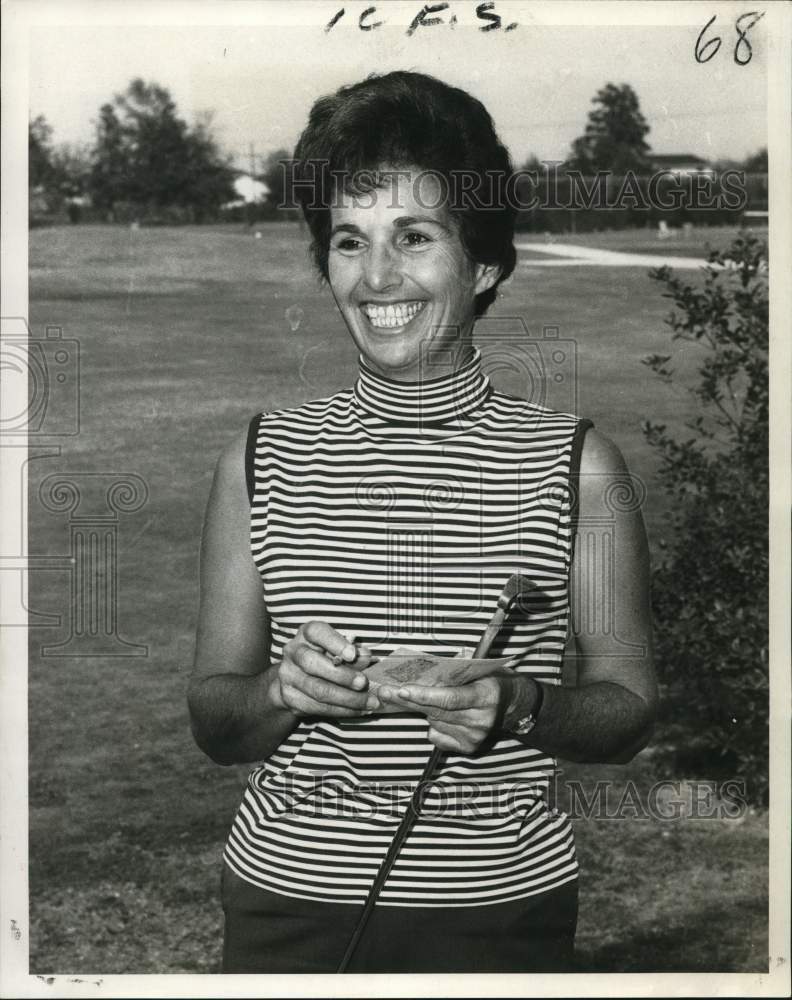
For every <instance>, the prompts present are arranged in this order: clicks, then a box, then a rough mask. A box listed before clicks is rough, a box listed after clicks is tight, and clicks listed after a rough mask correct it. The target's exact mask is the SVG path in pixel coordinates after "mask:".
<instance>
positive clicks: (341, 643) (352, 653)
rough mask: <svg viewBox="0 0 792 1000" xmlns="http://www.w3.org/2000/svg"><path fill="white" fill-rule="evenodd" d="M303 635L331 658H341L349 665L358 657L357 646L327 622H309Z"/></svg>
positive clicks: (303, 629)
mask: <svg viewBox="0 0 792 1000" xmlns="http://www.w3.org/2000/svg"><path fill="white" fill-rule="evenodd" d="M302 634H303V636H304V637H305V638H306V639H307V640H308V642H310V643H312V644H313V645H314V646H318V647H319V648H320V649H323V650H326V651H327V652H328V653H329V654H330V656H340V657H341V658H342V659H344V660H346V661H347V662H349V663H351V662H352V661H353V660H354V659H355V657H356V656H357V649H356V648H355V644H354V643H353V642H350V641H349V639H347V637H346V636H345V635H341V633H340V632H338V631H337V630H336V629H334V628H333V626H332V625H328V624H327V622H319V621H311V622H307V623H306V624H305V625H303V627H302Z"/></svg>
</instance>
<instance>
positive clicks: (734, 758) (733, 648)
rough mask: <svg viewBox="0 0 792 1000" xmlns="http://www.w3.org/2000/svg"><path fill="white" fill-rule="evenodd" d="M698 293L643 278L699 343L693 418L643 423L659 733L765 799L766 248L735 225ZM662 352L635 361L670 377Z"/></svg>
mask: <svg viewBox="0 0 792 1000" xmlns="http://www.w3.org/2000/svg"><path fill="white" fill-rule="evenodd" d="M708 260H709V263H708V266H707V268H706V276H705V278H704V283H703V287H700V288H696V287H693V286H691V285H689V284H686V283H685V282H683V281H682V280H681V279H680V278H679V277H677V276H676V275H675V274H674V273H673V271H672V270H671V269H670V268H668V267H662V268H659V269H656V270H654V271H651V272H650V277H651V278H653V279H654V280H656V281H658V282H660V283H661V284H662V285H664V286H665V291H664V292H663V295H664V296H665V297H667V298H670V299H672V300H673V302H674V304H675V306H676V309H675V310H674V311H673V312H672V313H671V314H670V316H669V317H668V319H667V322H668V324H669V325H670V327H671V329H672V330H673V331H674V332H673V340H681V341H685V342H687V343H695V344H698V345H700V346H701V347H702V348H704V351H705V354H704V360H703V362H702V364H701V366H700V367H699V369H698V383H697V384H696V385H695V387H694V388H693V389H692V391H693V393H694V395H695V397H696V399H697V402H698V404H699V414H698V416H697V417H696V418H695V419H694V420H692V421H690V422H689V423H688V424H687V426H688V428H689V429H690V430H691V431H693V432H694V435H695V436H693V437H690V438H688V439H686V440H683V441H679V440H676V439H675V438H673V437H672V436H671V435H669V434H668V433H667V431H666V427H665V426H664V425H660V424H653V423H650V422H646V423H644V425H643V431H644V434H645V436H646V439H647V440H648V441H649V443H650V444H651V445H652V446H653V447H655V448H656V449H657V450H658V451H659V453H660V456H661V465H660V478H661V482H662V484H663V487H664V489H665V490H666V491H667V493H668V494H669V495H670V497H671V499H672V505H671V515H670V525H669V526H670V529H671V531H670V541H667V542H663V543H661V547H662V549H663V558H662V561H661V563H660V565H659V566H658V567H657V569H656V571H655V575H654V588H653V589H654V594H653V602H654V612H655V626H656V637H657V649H658V662H659V664H660V669H661V680H662V681H664V683H665V685H666V698H665V708H664V716H665V721H666V723H667V730H666V733H667V735H668V736H669V737H670V738H672V739H674V740H675V741H676V743H677V747H678V749H677V764H678V765H679V767H680V768H683V769H685V768H690V767H691V766H697V765H698V766H703V767H707V768H709V769H710V771H711V772H712V773H711V776H712V777H718V776H721V775H723V776H726V775H729V776H734V777H737V778H741V779H744V780H745V782H746V793H747V797H748V798H749V799H750V800H752V801H753V802H756V803H764V802H766V801H767V795H768V782H767V757H768V634H767V628H768V618H767V615H768V596H769V588H768V503H769V491H768V356H767V355H768V288H767V247H766V245H765V244H764V243H763V242H762V241H760V240H759V239H758V238H757V237H756V236H754V235H753V234H752V233H750V232H748V231H747V230H742V231H741V232H740V233H739V234H738V235H737V236H736V237H735V239H734V241H733V243H732V245H731V247H729V248H728V249H727V250H724V251H721V252H717V251H712V252H710V254H709V258H708ZM671 360H672V357H671V355H653V356H652V357H649V358H646V359H645V362H644V363H645V364H647V365H648V366H649V368H651V369H652V370H653V371H654V372H655V373H656V374H657V375H659V376H660V377H661V378H663V379H664V380H665V381H667V382H669V383H673V382H675V381H676V379H675V377H674V372H673V370H672V368H671V367H670V364H671Z"/></svg>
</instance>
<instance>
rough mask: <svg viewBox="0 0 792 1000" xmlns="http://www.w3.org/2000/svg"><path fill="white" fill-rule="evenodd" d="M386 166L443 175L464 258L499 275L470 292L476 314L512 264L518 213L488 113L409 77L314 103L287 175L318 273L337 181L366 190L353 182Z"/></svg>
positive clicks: (389, 78) (392, 76)
mask: <svg viewBox="0 0 792 1000" xmlns="http://www.w3.org/2000/svg"><path fill="white" fill-rule="evenodd" d="M385 165H387V166H390V167H393V168H404V167H410V166H414V167H418V168H420V169H422V170H428V171H432V172H434V173H436V174H438V175H441V177H442V178H444V179H445V182H446V184H447V187H446V188H445V190H447V191H448V193H449V201H448V207H449V209H450V211H451V213H452V214H453V215H454V216H455V217H456V219H457V221H458V224H459V232H460V238H461V240H462V245H463V246H464V248H465V251H466V252H467V254H468V256H469V257H470V258H471V259H472V260H473V261H475V262H476V263H479V264H497V265H498V266H499V267H500V269H501V272H500V276H499V278H498V280H497V281H496V282H495V284H494V285H493V286H492V287H491V288H490V289H488V290H487V291H485V292H482V293H481V294H480V295H478V296H476V315H477V316H481V315H482V314H483V313H484V312H485V311H486V309H487V308H488V307H489V306H490V305H491V303H492V302H493V301H494V299H495V295H496V289H497V286H498V285H499V284H500V282H501V281H504V280H505V279H506V278H508V277H509V275H510V274H511V273H512V271H513V270H514V264H515V258H516V254H515V250H514V221H515V216H516V212H515V210H514V208H513V207H512V206H511V205H510V204H509V199H508V197H507V192H508V186H509V178H510V177H511V176H512V174H513V167H512V163H511V160H510V158H509V154H508V152H507V150H506V148H505V147H504V146H503V144H502V143H501V142H500V140H499V138H498V136H497V134H496V132H495V127H494V125H493V123H492V119H491V117H490V115H489V113H488V112H487V109H486V108H485V107H484V105H483V104H482V103H481V102H480V101H478V100H476V98H475V97H471V95H470V94H468V93H467V92H466V91H464V90H460V89H459V88H458V87H451V86H449V85H448V84H446V83H443V82H442V81H441V80H438V79H436V78H435V77H433V76H427V75H425V74H423V73H411V72H406V71H396V72H393V73H387V74H385V75H376V74H374V75H372V76H369V77H367V78H366V79H365V80H362V81H360V82H359V83H355V84H351V85H349V86H346V87H341V88H340V90H338V91H336V93H334V94H329V95H327V96H325V97H321V98H319V100H318V101H316V103H315V104H314V106H313V107H312V108H311V112H310V116H309V118H308V124H307V126H306V127H305V130H304V131H303V133H302V135H301V136H300V139H299V142H298V143H297V147H296V149H295V152H294V162H293V163H292V170H291V179H292V190H293V193H294V196H295V198H296V199H297V201H298V203H299V204H300V207H301V208H302V211H303V214H304V216H305V219H306V222H307V223H308V226H309V228H310V231H311V236H312V246H311V250H312V254H313V258H314V262H315V264H316V266H317V268H318V269H319V271H320V273H321V274H322V275H323V277H325V278H327V275H328V264H327V260H328V254H329V247H330V229H331V222H330V206H331V199H332V197H333V193H334V190H335V188H336V185H337V184H338V181H339V178H342V179H343V180H342V183H343V186H344V188H345V190H350V191H353V192H354V191H355V190H361V189H365V187H366V183H365V181H363V182H362V183H361V182H360V180H359V178H360V176H361V175H363V176H365V175H366V174H367V175H368V177H369V178H370V180H369V182H368V187H369V188H370V187H371V186H373V185H375V184H378V183H379V182H378V180H377V178H376V173H377V171H378V169H379V168H381V167H382V166H385ZM356 178H357V180H355V179H356ZM465 178H467V180H465ZM460 181H461V183H460Z"/></svg>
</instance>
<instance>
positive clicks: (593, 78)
mask: <svg viewBox="0 0 792 1000" xmlns="http://www.w3.org/2000/svg"><path fill="white" fill-rule="evenodd" d="M342 3H343V5H344V9H345V14H344V16H343V17H342V18H341V20H340V21H339V22H338V23H337V24H336V25H335V27H334V28H332V30H331V31H329V32H325V30H324V26H325V25H326V23H327V22H328V21H329V20H330V18H331V17H332V16H333V14H334V13H335V12H336V11H338V10H339V9H340V8H341V6H342ZM87 6H88V5H86V7H87ZM124 6H125V5H120V9H121V10H123V8H124ZM232 6H233V11H232V13H233V14H234V16H233V17H231V16H228V17H227V18H226V20H227V23H222V22H223V20H224V17H223V9H220V11H219V13H217V14H216V15H215V18H216V22H215V23H213V24H208V25H207V24H201V23H199V22H200V21H201V20H202V19H203V20H205V19H206V18H205V14H206V11H205V10H204V9H203V8H202V5H201V4H200V3H199V2H197V0H195V2H194V3H193V4H187V5H186V6H185V5H184V4H174V5H172V7H170V8H168V9H167V10H166V14H167V17H166V20H169V21H171V22H173V21H174V20H175V21H176V23H169V24H153V23H149V24H140V23H138V24H124V25H121V24H107V23H101V19H96V20H95V21H94V23H82V24H77V23H70V24H60V25H57V26H51V27H49V26H43V27H35V28H34V29H32V32H31V47H30V81H29V105H30V108H29V110H30V115H31V117H35V116H36V115H38V114H43V115H44V116H45V117H46V118H47V120H48V121H49V123H50V124H51V126H52V127H53V130H54V134H53V141H54V142H56V143H60V142H70V143H90V142H91V141H92V138H93V134H94V126H93V123H94V121H95V119H96V117H97V112H98V109H99V107H100V106H101V105H102V104H103V103H105V102H106V101H108V100H111V99H112V97H113V95H114V94H116V93H118V92H121V91H123V90H124V89H125V88H126V86H127V84H128V83H129V81H130V80H131V79H132V78H133V77H135V76H140V77H143V78H144V79H145V80H147V81H156V82H157V83H159V84H160V85H162V86H165V87H167V88H168V89H169V90H170V91H171V94H172V96H173V97H174V99H175V101H176V104H177V106H178V109H179V111H180V113H181V114H182V115H183V116H184V117H185V118H187V120H188V121H194V117H195V115H196V114H197V113H199V112H202V111H206V110H211V111H212V112H214V123H213V130H214V133H215V136H216V138H217V139H218V140H219V142H220V144H221V146H222V147H223V148H224V150H225V151H227V152H229V153H231V154H233V155H234V158H235V161H236V162H237V165H239V166H240V167H245V166H247V165H248V163H249V162H250V159H249V153H250V146H251V144H253V147H254V152H255V155H256V156H257V157H262V156H263V155H265V154H266V153H268V152H271V151H273V150H275V149H277V148H279V147H285V148H287V149H291V148H292V147H293V145H294V143H295V141H296V139H297V137H298V135H299V133H300V131H301V129H302V127H303V126H304V124H305V122H306V118H307V114H308V111H309V109H310V107H311V104H312V103H313V101H314V100H315V99H316V98H317V97H318V96H319V95H321V94H324V93H327V92H331V91H333V90H335V89H336V88H337V87H339V86H340V85H342V84H345V83H352V82H354V81H356V80H359V79H361V78H362V77H364V76H366V75H367V74H369V73H371V72H375V71H376V72H385V71H388V70H391V69H414V70H418V71H422V72H428V73H432V74H433V75H435V76H438V77H440V78H441V79H443V80H446V81H448V82H449V83H452V84H455V85H457V86H462V87H464V88H465V89H466V90H468V91H470V92H471V93H472V94H474V95H475V96H476V97H478V98H479V99H480V100H482V101H483V102H484V104H485V105H486V107H487V108H488V110H489V111H490V113H491V115H492V116H493V118H494V120H495V123H496V127H497V129H498V131H499V133H500V135H501V138H502V139H503V141H504V142H505V143H506V145H507V146H508V147H509V149H510V151H511V153H512V157H513V158H514V160H515V162H516V163H517V164H520V163H522V162H524V160H525V159H526V157H527V156H528V155H529V154H531V153H533V154H536V155H537V156H538V157H539V158H540V159H559V160H560V159H562V158H564V156H565V155H566V154H567V153H568V151H569V146H570V143H571V142H572V140H573V139H574V138H575V137H576V136H578V135H580V134H581V133H582V132H583V130H584V128H585V124H586V119H587V115H588V111H589V110H590V109H591V106H592V105H591V99H592V97H593V96H594V95H595V93H596V92H597V90H599V89H600V88H601V87H602V86H604V84H605V83H607V82H614V83H617V84H620V83H629V84H630V85H631V86H632V87H633V88H634V89H635V91H636V92H637V94H638V97H639V99H640V104H641V109H642V111H643V113H644V115H645V117H646V118H647V120H648V122H649V124H650V126H651V131H650V133H649V135H648V137H647V140H648V142H649V144H650V146H651V148H652V150H653V151H654V152H656V153H693V154H696V155H699V156H702V157H704V158H706V159H725V158H731V159H742V158H744V157H746V156H747V155H749V154H751V153H753V152H755V151H756V150H757V149H759V147H761V146H763V145H766V144H767V122H766V61H765V58H764V56H765V55H766V52H765V48H766V45H767V38H766V37H765V35H764V34H763V25H762V24H761V22H760V23H759V24H758V25H756V26H755V27H754V28H753V29H752V30H751V33H750V41H751V43H752V49H753V54H752V58H751V61H750V62H749V63H748V64H747V65H745V66H740V65H738V64H737V63H736V62H735V60H734V58H733V49H734V42H735V41H736V39H737V37H738V36H737V34H736V32H735V29H734V26H733V20H734V14H735V11H736V8H733V7H728V6H725V5H723V4H721V5H718V4H715V5H714V6H711V7H710V6H701V5H699V4H696V3H694V4H690V5H687V6H686V9H685V11H684V15H683V16H684V17H685V20H686V21H688V22H689V23H687V24H684V25H680V24H677V25H663V24H657V23H655V24H647V23H644V24H625V23H621V24H606V23H602V22H603V21H604V20H607V19H608V18H609V17H610V16H611V15H610V13H608V14H607V16H606V14H604V13H603V14H602V16H600V17H599V18H592V17H591V11H592V8H596V7H597V5H590V7H589V8H588V15H587V18H586V19H588V20H594V21H595V22H596V21H597V20H599V23H591V24H588V25H582V24H568V23H567V24H551V23H547V22H548V21H550V20H552V19H553V18H552V12H551V14H550V15H547V16H545V17H544V22H545V23H543V19H542V17H540V16H539V14H541V13H542V12H543V11H544V10H545V8H536V7H534V6H531V5H525V4H515V3H504V2H500V3H496V5H495V10H496V12H499V13H501V14H502V16H503V22H502V25H501V27H500V28H499V29H497V30H493V31H490V32H481V31H480V30H478V27H477V25H481V24H483V23H485V22H483V21H477V20H476V16H475V8H476V3H468V2H466V0H453V2H452V3H451V5H450V7H449V9H448V11H446V12H444V14H443V15H442V16H443V17H444V19H445V22H447V20H448V19H449V17H450V16H451V14H454V13H456V14H457V15H458V23H457V24H456V25H454V26H453V27H451V26H449V25H448V23H442V24H439V25H435V26H432V27H421V28H419V29H417V30H416V31H415V33H414V34H413V35H412V36H409V37H408V35H407V31H406V27H407V25H408V24H409V21H410V20H411V18H412V17H413V16H414V14H415V13H417V12H418V10H419V9H420V7H421V6H422V5H421V4H420V3H393V4H387V3H386V4H383V3H380V4H379V5H378V7H377V10H376V11H375V12H374V14H373V15H370V16H369V18H368V23H371V22H373V21H374V20H382V21H383V22H384V23H383V24H382V26H381V27H379V28H376V29H374V30H370V31H362V30H360V28H359V27H358V18H359V15H360V14H361V13H362V12H363V11H364V10H365V9H366V7H369V6H371V0H370V2H369V3H350V2H349V0H346V2H345V3H344V0H330V2H328V3H324V4H315V3H306V4H304V5H303V4H296V5H294V4H293V5H292V8H291V10H292V11H294V10H295V8H297V9H299V16H300V17H301V18H302V20H303V21H305V22H306V23H304V24H300V25H296V24H288V23H283V22H288V21H289V20H290V19H291V20H294V19H295V18H294V17H292V18H290V17H289V16H284V14H283V12H284V10H285V8H284V6H283V5H282V4H276V5H269V6H267V5H264V6H263V7H262V5H261V4H258V5H256V4H251V5H249V6H247V7H245V8H243V10H244V12H245V17H244V18H242V19H240V17H239V16H238V15H239V13H240V9H241V8H240V5H239V4H235V5H232ZM673 6H674V5H668V7H667V8H665V9H664V8H663V5H654V4H652V5H649V7H650V8H652V10H653V12H654V17H653V18H652V17H650V18H649V20H652V19H654V20H655V21H656V20H658V18H659V19H662V17H663V16H664V15H665V14H666V13H667V12H668V10H670V8H671V7H673ZM137 7H138V8H141V7H142V5H141V4H138V5H137ZM154 7H157V8H162V9H164V10H165V9H166V8H165V5H163V4H161V3H156V4H153V5H152V8H151V9H154ZM562 8H564V5H563V4H559V5H557V7H556V8H555V13H556V14H557V13H558V12H559V9H562ZM612 9H613V8H610V7H609V8H607V11H611V10H612ZM602 10H606V8H602ZM636 10H637V8H636V6H635V5H634V4H629V3H625V4H621V5H619V8H618V9H617V10H616V14H615V15H614V19H615V17H618V18H619V19H621V20H622V21H625V20H627V21H629V20H630V19H632V20H641V19H642V20H647V18H646V17H640V16H639V15H637V14H636V15H635V16H634V17H632V18H631V15H632V13H633V12H634V11H636ZM712 10H714V11H722V13H721V14H720V16H719V18H718V19H717V20H716V22H715V23H714V25H713V26H711V28H710V29H709V33H707V34H705V35H704V40H707V39H708V38H709V37H711V36H714V35H715V34H717V35H719V36H721V37H722V46H721V47H720V49H719V51H718V52H717V53H716V54H715V55H714V56H713V57H712V58H711V59H709V60H708V61H707V62H706V63H698V62H697V61H696V59H695V57H694V47H695V44H696V39H697V37H698V35H699V33H700V31H701V29H702V28H703V27H704V25H705V24H706V22H707V20H708V19H709V17H711V16H712V13H711V11H712ZM740 11H741V8H740ZM740 11H736V12H737V13H739V12H740ZM191 12H193V13H194V14H195V16H194V17H189V16H188V15H189V14H190V13H191ZM643 13H644V14H645V13H646V10H645V9H644V11H643ZM276 14H277V15H278V16H275V15H276ZM287 14H288V12H287ZM248 17H249V18H250V19H253V20H256V19H257V20H258V21H259V23H258V24H243V23H239V22H240V20H244V19H247V18H248ZM122 19H123V18H122ZM557 19H559V20H564V19H565V18H564V17H560V18H557ZM83 20H84V22H88V21H89V20H90V19H88V18H84V19H83ZM104 20H105V21H107V20H108V18H104ZM137 20H138V21H139V20H140V18H137ZM566 20H569V18H568V17H567V18H566ZM578 20H583V18H582V17H581V18H578ZM232 21H236V22H237V23H231V22H232ZM279 22H280V23H279ZM507 23H508V24H511V23H514V24H516V27H515V28H513V29H512V30H510V31H508V32H507V31H504V30H503V28H504V27H505V26H506V24H507ZM256 162H257V164H258V162H259V161H258V160H257V161H256Z"/></svg>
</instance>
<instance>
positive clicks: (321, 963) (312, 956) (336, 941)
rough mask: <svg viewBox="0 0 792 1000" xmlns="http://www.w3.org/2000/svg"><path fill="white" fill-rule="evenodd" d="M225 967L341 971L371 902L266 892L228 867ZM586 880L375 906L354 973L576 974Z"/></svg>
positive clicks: (225, 875) (354, 962) (229, 969)
mask: <svg viewBox="0 0 792 1000" xmlns="http://www.w3.org/2000/svg"><path fill="white" fill-rule="evenodd" d="M223 909H224V911H225V938H224V942H223V972H260V973H277V972H335V971H336V968H337V967H338V963H339V962H340V961H341V957H342V955H343V954H344V952H345V950H346V946H347V943H348V941H349V938H350V936H351V934H352V931H353V929H354V927H355V924H356V923H357V920H358V917H359V916H360V913H361V910H362V906H360V905H358V906H351V905H349V904H347V903H320V902H315V901H313V900H310V899H297V898H295V897H292V896H281V895H279V894H278V893H273V892H267V891H266V890H264V889H258V888H257V887H256V886H254V885H251V884H250V883H249V882H246V881H245V880H244V879H241V878H239V876H237V875H235V874H234V873H233V872H232V871H231V869H230V868H228V867H227V866H225V865H224V871H223ZM576 923H577V882H576V881H575V882H569V883H567V884H566V885H563V886H561V887H560V888H559V889H553V890H551V891H550V892H546V893H542V894H540V895H538V896H529V897H528V898H527V899H521V900H517V901H516V902H512V903H496V904H494V905H492V906H423V907H403V906H376V907H375V908H374V911H373V912H372V914H371V917H370V919H369V922H368V925H367V927H366V930H365V932H364V934H363V937H362V939H361V941H360V944H359V945H358V948H357V950H356V952H355V954H354V957H353V958H352V961H351V963H350V965H349V968H348V971H349V972H351V973H354V972H571V971H572V963H573V942H574V937H575V925H576Z"/></svg>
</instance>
